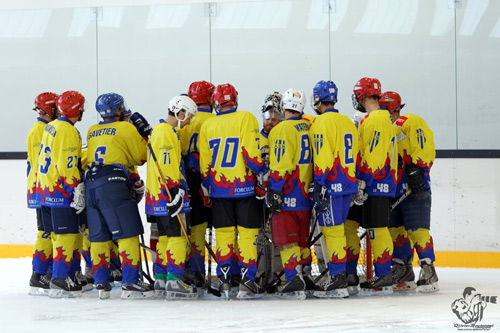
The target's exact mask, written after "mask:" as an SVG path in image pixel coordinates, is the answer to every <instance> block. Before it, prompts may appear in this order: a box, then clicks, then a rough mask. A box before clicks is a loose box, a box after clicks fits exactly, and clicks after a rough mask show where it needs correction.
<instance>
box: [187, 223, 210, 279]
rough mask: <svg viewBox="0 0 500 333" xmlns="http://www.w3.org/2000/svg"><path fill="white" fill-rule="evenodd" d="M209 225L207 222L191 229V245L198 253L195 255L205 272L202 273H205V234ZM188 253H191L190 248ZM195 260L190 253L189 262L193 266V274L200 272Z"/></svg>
mask: <svg viewBox="0 0 500 333" xmlns="http://www.w3.org/2000/svg"><path fill="white" fill-rule="evenodd" d="M207 225H208V223H206V222H205V223H202V224H200V225H195V226H194V227H191V236H190V239H191V243H192V244H193V248H194V251H195V252H196V254H195V255H196V257H197V260H198V263H199V264H200V266H201V269H202V270H203V271H202V273H205V265H204V263H205V233H206V230H207ZM188 251H189V252H191V251H190V249H189V248H188ZM194 260H195V258H194V256H193V253H190V256H189V262H190V265H191V270H192V271H193V272H198V265H196V262H195V261H194Z"/></svg>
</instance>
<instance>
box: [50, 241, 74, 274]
mask: <svg viewBox="0 0 500 333" xmlns="http://www.w3.org/2000/svg"><path fill="white" fill-rule="evenodd" d="M67 258H68V257H67V256H66V255H64V253H63V247H62V246H59V247H57V248H56V256H55V257H54V266H53V274H52V277H53V278H54V279H65V278H67V277H68V275H69V270H70V268H71V263H72V261H73V260H72V259H70V260H69V261H68V260H67Z"/></svg>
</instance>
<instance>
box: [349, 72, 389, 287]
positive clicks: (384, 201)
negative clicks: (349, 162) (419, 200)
mask: <svg viewBox="0 0 500 333" xmlns="http://www.w3.org/2000/svg"><path fill="white" fill-rule="evenodd" d="M353 92H354V94H353V99H352V100H353V106H354V108H355V109H356V110H358V111H361V112H366V113H368V115H367V116H366V117H365V118H364V119H363V121H362V122H361V125H360V127H359V154H358V159H357V179H358V180H357V183H358V192H357V193H355V194H354V195H353V201H354V203H355V204H357V205H363V209H362V219H363V221H362V224H363V227H364V228H365V229H367V230H368V234H369V236H370V240H371V245H372V250H373V258H374V266H375V276H374V277H373V278H372V279H370V280H368V281H366V282H363V283H361V285H360V287H361V291H362V292H363V293H365V294H368V295H374V294H390V293H392V276H391V259H392V252H393V245H392V239H391V235H390V233H389V230H388V225H389V211H390V205H391V198H392V197H394V194H395V193H396V168H397V158H396V156H397V155H396V151H397V150H396V149H397V146H396V145H397V143H396V136H395V129H394V126H393V125H392V122H391V120H390V115H389V112H388V111H387V110H383V109H380V106H379V103H378V100H379V98H380V96H381V95H382V91H381V87H380V81H379V80H378V79H375V78H367V77H364V78H362V79H361V80H359V81H358V82H357V83H356V84H355V85H354V89H353Z"/></svg>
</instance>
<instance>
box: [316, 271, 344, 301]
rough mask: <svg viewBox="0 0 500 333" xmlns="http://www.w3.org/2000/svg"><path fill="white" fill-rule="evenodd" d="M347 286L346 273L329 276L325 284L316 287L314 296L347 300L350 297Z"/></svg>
mask: <svg viewBox="0 0 500 333" xmlns="http://www.w3.org/2000/svg"><path fill="white" fill-rule="evenodd" d="M347 286H348V285H347V278H346V276H345V273H339V274H336V275H334V276H332V275H329V276H328V279H327V280H326V281H325V282H324V283H322V284H321V285H319V286H318V285H317V286H316V288H315V290H314V293H313V296H314V297H317V298H347V297H349V293H348V292H347Z"/></svg>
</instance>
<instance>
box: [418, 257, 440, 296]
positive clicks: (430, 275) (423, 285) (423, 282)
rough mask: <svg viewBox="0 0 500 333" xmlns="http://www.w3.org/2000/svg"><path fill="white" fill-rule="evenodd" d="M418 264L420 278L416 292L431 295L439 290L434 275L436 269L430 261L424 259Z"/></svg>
mask: <svg viewBox="0 0 500 333" xmlns="http://www.w3.org/2000/svg"><path fill="white" fill-rule="evenodd" d="M418 264H419V265H420V267H421V268H422V269H421V270H420V276H419V278H418V281H417V292H419V293H433V292H436V291H438V290H439V284H438V281H439V279H438V276H437V274H436V269H435V268H434V264H433V263H432V262H431V259H429V258H424V259H422V260H419V261H418Z"/></svg>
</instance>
